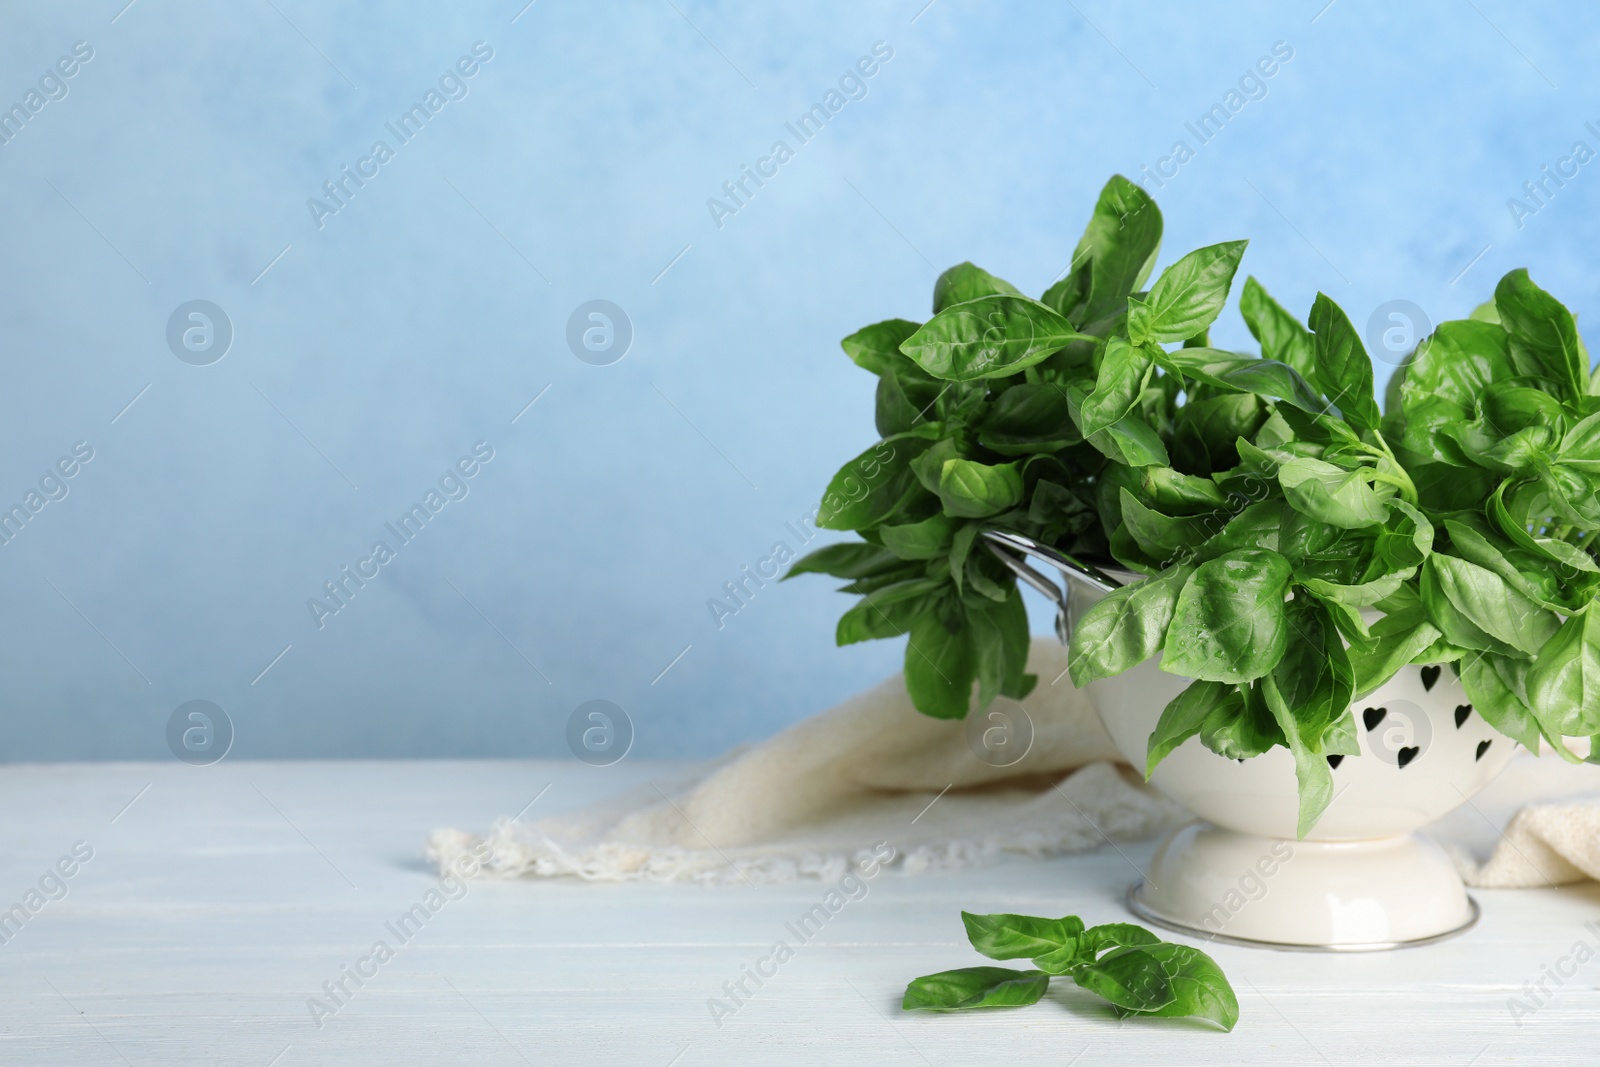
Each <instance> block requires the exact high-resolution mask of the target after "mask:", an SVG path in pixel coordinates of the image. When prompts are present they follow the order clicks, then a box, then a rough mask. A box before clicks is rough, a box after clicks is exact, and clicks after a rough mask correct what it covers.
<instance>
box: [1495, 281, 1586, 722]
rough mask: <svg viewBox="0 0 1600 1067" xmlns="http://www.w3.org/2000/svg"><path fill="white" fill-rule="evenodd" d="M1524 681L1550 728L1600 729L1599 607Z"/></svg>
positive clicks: (1560, 635)
mask: <svg viewBox="0 0 1600 1067" xmlns="http://www.w3.org/2000/svg"><path fill="white" fill-rule="evenodd" d="M1496 301H1497V302H1498V301H1499V296H1498V294H1496ZM1527 684H1528V704H1529V705H1530V706H1531V708H1532V709H1533V713H1534V715H1536V716H1537V717H1538V719H1539V721H1540V722H1541V723H1543V724H1544V726H1545V727H1546V728H1547V729H1548V730H1550V731H1551V732H1552V733H1557V734H1561V735H1563V736H1566V737H1588V736H1591V735H1593V734H1595V733H1600V610H1596V609H1595V608H1594V606H1593V604H1590V605H1588V607H1587V609H1586V610H1585V611H1583V612H1581V613H1579V614H1576V615H1572V616H1570V617H1569V618H1568V619H1567V621H1566V622H1564V623H1562V624H1561V627H1560V629H1558V630H1557V631H1556V632H1555V634H1554V636H1552V637H1551V638H1550V639H1549V640H1548V641H1547V642H1546V643H1545V645H1544V646H1543V647H1542V648H1540V649H1539V650H1538V655H1536V656H1535V657H1534V659H1533V665H1532V666H1531V667H1529V668H1528V683H1527Z"/></svg>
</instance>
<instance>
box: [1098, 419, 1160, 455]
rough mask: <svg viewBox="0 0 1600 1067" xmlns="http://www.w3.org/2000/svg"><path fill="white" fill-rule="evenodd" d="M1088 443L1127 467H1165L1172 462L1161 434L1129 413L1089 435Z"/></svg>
mask: <svg viewBox="0 0 1600 1067" xmlns="http://www.w3.org/2000/svg"><path fill="white" fill-rule="evenodd" d="M1089 443H1090V444H1092V445H1094V446H1095V448H1097V449H1099V450H1100V451H1101V452H1102V453H1104V454H1105V455H1107V456H1109V457H1110V458H1112V459H1114V460H1116V461H1117V462H1118V463H1122V464H1124V465H1126V466H1129V467H1150V466H1157V467H1166V466H1169V465H1170V464H1171V463H1172V460H1171V458H1170V457H1169V456H1168V455H1167V446H1166V445H1165V444H1164V443H1163V442H1162V440H1161V436H1160V435H1159V434H1158V433H1156V431H1155V430H1153V429H1152V428H1151V427H1150V425H1149V424H1148V423H1146V422H1144V421H1143V420H1142V419H1140V418H1139V417H1138V416H1136V415H1129V416H1128V417H1127V418H1125V419H1123V420H1121V421H1120V422H1115V423H1113V424H1111V425H1110V426H1107V427H1106V428H1105V429H1104V430H1102V431H1101V432H1099V433H1097V434H1093V435H1091V436H1090V437H1089Z"/></svg>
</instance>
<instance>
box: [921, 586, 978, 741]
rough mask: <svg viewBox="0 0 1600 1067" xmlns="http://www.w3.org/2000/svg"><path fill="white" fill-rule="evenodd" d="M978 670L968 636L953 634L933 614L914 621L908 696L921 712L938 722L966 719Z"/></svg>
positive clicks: (926, 614)
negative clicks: (969, 646) (968, 645)
mask: <svg viewBox="0 0 1600 1067" xmlns="http://www.w3.org/2000/svg"><path fill="white" fill-rule="evenodd" d="M976 669H977V668H976V665H975V664H974V663H973V662H972V656H971V654H970V653H969V651H968V648H967V636H966V634H965V633H958V632H953V631H952V630H950V628H949V627H947V626H945V624H944V622H943V620H941V619H940V618H939V616H938V615H937V614H936V613H932V612H924V613H922V614H920V615H918V616H917V617H916V618H915V619H914V620H913V621H912V623H911V638H910V640H909V641H907V642H906V655H905V678H906V692H907V693H908V694H909V695H910V696H911V703H912V704H913V705H914V706H915V707H916V709H917V710H918V711H920V712H922V714H924V715H927V716H930V717H932V718H935V719H964V718H966V717H967V712H968V710H970V708H971V706H972V682H973V677H974V674H975V672H976Z"/></svg>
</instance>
